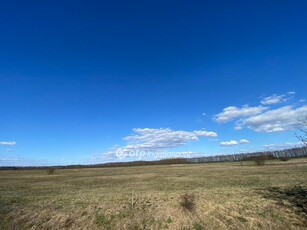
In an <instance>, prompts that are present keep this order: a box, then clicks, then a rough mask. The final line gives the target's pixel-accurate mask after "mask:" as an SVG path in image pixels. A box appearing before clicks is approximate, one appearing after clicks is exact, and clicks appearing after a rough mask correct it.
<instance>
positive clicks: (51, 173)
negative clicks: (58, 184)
mask: <svg viewBox="0 0 307 230" xmlns="http://www.w3.org/2000/svg"><path fill="white" fill-rule="evenodd" d="M46 172H47V174H48V175H53V174H54V172H55V168H47V169H46Z"/></svg>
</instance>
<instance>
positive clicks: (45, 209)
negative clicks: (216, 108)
mask: <svg viewBox="0 0 307 230" xmlns="http://www.w3.org/2000/svg"><path fill="white" fill-rule="evenodd" d="M306 188H307V159H294V160H290V161H288V162H285V163H283V162H280V161H269V162H267V164H266V165H264V166H254V165H253V164H252V163H251V162H244V163H243V166H241V165H240V163H238V162H236V163H219V164H198V165H170V166H167V165H166V166H143V167H129V168H101V169H69V170H68V169H65V170H56V171H55V174H54V175H47V173H46V171H44V170H28V171H23V170H15V171H0V229H195V230H200V229H306V227H307V215H306V214H307V213H306V199H307V197H306V191H307V190H306ZM184 193H189V194H194V196H195V209H193V210H192V211H189V210H185V209H184V208H183V207H182V205H181V202H182V200H181V199H182V198H181V197H182V195H183V194H184Z"/></svg>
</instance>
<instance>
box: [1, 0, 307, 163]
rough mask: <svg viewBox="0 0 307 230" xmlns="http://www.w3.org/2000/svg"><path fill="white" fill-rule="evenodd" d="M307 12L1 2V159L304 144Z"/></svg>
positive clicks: (237, 6) (174, 4) (283, 6)
mask: <svg viewBox="0 0 307 230" xmlns="http://www.w3.org/2000/svg"><path fill="white" fill-rule="evenodd" d="M306 12H307V3H306V1H293V0H292V1H226V0H225V1H209V0H207V1H40V2H38V1H14V0H10V1H6V0H5V1H1V2H0V165H56V164H89V163H101V162H108V161H119V160H135V159H139V156H140V153H144V152H146V153H147V154H148V155H146V156H143V155H142V159H143V160H146V159H152V158H154V157H157V156H158V157H159V156H160V155H159V154H158V153H165V152H166V153H167V152H169V154H174V153H178V154H179V153H184V154H186V153H188V154H190V156H191V157H193V156H199V155H204V156H205V155H215V154H227V153H239V152H250V151H259V150H263V149H276V148H283V147H290V146H297V145H299V143H298V140H297V139H296V137H295V135H294V134H295V132H297V131H296V130H297V128H299V127H302V123H301V119H302V118H303V117H304V116H307V103H306V101H305V99H307V90H306V85H307V77H306V75H307V65H306V63H307V17H306ZM131 152H132V153H134V155H133V154H131ZM129 154H130V155H129ZM138 154H139V155H138ZM155 154H156V155H155ZM123 156H124V157H123Z"/></svg>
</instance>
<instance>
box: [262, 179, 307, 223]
mask: <svg viewBox="0 0 307 230" xmlns="http://www.w3.org/2000/svg"><path fill="white" fill-rule="evenodd" d="M262 191H263V197H265V198H267V199H272V200H275V201H277V204H279V205H282V206H287V207H289V206H290V207H291V208H293V209H294V210H295V211H296V212H297V213H299V214H302V215H303V216H304V217H305V218H306V219H307V189H306V188H303V187H302V186H300V185H296V186H293V187H286V188H279V187H269V188H267V189H266V190H262Z"/></svg>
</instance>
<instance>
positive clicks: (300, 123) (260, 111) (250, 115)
mask: <svg viewBox="0 0 307 230" xmlns="http://www.w3.org/2000/svg"><path fill="white" fill-rule="evenodd" d="M294 94H295V92H288V93H287V94H285V95H276V94H274V95H272V96H269V97H266V98H264V99H263V100H262V101H261V102H260V103H261V104H262V105H259V106H255V107H249V106H248V105H245V106H242V107H241V108H238V107H235V106H229V107H226V108H224V109H223V111H222V112H220V113H218V114H217V115H215V116H214V118H213V120H214V121H216V122H218V123H228V122H231V121H234V123H235V127H234V128H235V130H241V129H243V128H244V127H245V128H248V129H251V130H254V131H256V132H265V133H274V132H282V131H288V130H295V129H297V128H301V127H304V119H305V118H306V117H307V105H300V106H294V105H285V106H282V107H279V108H270V106H271V105H276V104H280V103H282V102H286V101H288V100H289V98H290V96H291V95H294ZM263 105H266V106H263Z"/></svg>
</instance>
